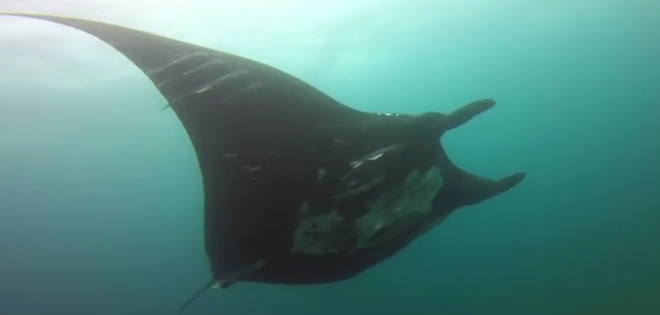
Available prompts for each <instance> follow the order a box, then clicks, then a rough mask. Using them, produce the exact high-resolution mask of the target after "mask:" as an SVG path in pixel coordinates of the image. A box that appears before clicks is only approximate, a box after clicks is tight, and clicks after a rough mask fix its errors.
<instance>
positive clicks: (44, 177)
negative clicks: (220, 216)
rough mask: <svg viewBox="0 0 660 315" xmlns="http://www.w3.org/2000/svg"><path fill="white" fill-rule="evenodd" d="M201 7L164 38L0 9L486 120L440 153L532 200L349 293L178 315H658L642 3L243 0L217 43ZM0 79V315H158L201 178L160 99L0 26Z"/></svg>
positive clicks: (659, 145) (186, 242)
mask: <svg viewBox="0 0 660 315" xmlns="http://www.w3.org/2000/svg"><path fill="white" fill-rule="evenodd" d="M196 2H197V1H192V2H190V3H191V4H187V5H186V6H185V7H186V8H189V9H187V10H188V11H184V12H185V13H186V14H184V16H180V17H176V19H175V21H176V23H173V22H172V21H171V19H174V18H175V17H174V16H175V15H176V13H177V12H180V11H179V10H181V8H180V7H175V5H174V4H172V5H171V7H170V8H167V7H166V8H158V6H157V5H156V3H155V2H154V3H152V4H145V5H142V6H141V7H139V8H137V9H135V8H134V7H132V6H131V5H130V4H127V3H125V4H121V2H119V1H118V2H117V3H120V4H117V5H116V6H113V5H112V4H111V3H110V4H108V3H105V4H104V3H102V2H101V1H99V3H98V6H95V5H94V3H93V2H89V1H88V2H86V3H88V4H87V5H86V6H84V7H82V8H81V7H80V6H76V5H75V4H77V3H78V2H77V1H63V2H62V3H63V4H62V6H60V7H58V8H53V7H49V6H47V5H45V4H44V3H45V2H43V1H33V2H29V1H26V2H24V3H19V2H13V1H7V2H6V3H5V2H3V3H2V4H0V10H16V9H20V10H30V11H38V12H56V13H60V14H66V15H74V16H78V17H88V18H94V19H98V20H103V21H108V22H113V23H119V24H123V25H127V26H131V27H136V28H141V29H146V30H149V31H152V32H156V33H160V34H164V35H168V36H171V37H175V38H178V39H181V40H187V41H191V42H195V43H199V44H203V45H205V46H209V47H213V48H215V49H219V50H225V51H229V52H234V53H240V54H242V55H244V56H247V57H250V58H254V59H257V60H260V61H264V62H267V63H269V64H272V65H274V66H277V67H278V68H280V69H282V70H285V71H288V72H290V73H292V74H295V75H297V76H299V77H300V78H302V79H304V80H306V81H308V82H310V83H312V84H313V85H315V86H316V87H318V88H320V89H321V90H323V91H325V92H327V93H328V94H330V95H332V96H333V97H335V98H337V99H338V100H340V101H342V102H344V103H346V104H348V105H350V106H352V107H355V108H358V109H361V110H369V111H384V112H386V111H394V112H405V113H419V112H425V111H440V112H448V111H451V110H452V109H454V108H457V107H458V106H460V105H462V104H464V103H467V102H469V101H472V100H475V99H479V98H485V97H492V98H494V99H496V100H497V101H498V105H497V106H496V107H495V108H494V109H492V110H491V111H489V112H487V113H485V114H483V115H481V116H480V117H477V118H475V119H474V120H473V121H471V122H470V123H469V124H467V125H465V126H463V127H461V128H459V129H456V130H454V131H452V132H451V133H449V134H447V135H445V136H444V138H443V139H442V142H443V145H444V146H445V148H446V150H447V151H448V154H449V155H450V157H451V158H452V160H454V161H455V162H456V163H457V164H459V165H460V166H461V167H463V168H465V169H467V170H470V171H472V172H474V173H477V174H482V175H485V176H489V177H500V176H504V175H508V174H510V173H512V172H516V171H525V172H527V173H528V178H527V179H526V180H525V181H524V182H523V183H522V184H521V185H520V186H518V187H516V188H514V189H513V190H511V191H509V192H507V193H506V194H503V195H501V196H499V197H497V198H494V199H492V200H489V201H487V202H484V203H482V204H479V205H476V206H471V207H466V208H462V209H460V210H459V211H457V212H456V213H454V214H453V215H452V216H451V217H450V218H449V219H448V220H447V221H445V222H444V223H443V224H442V225H440V226H438V227H436V228H435V229H434V230H432V231H431V232H430V233H428V234H426V235H424V236H422V237H420V238H419V239H418V240H416V241H415V242H414V243H413V244H412V245H410V246H409V247H407V248H406V249H405V250H403V251H402V252H400V253H399V254H397V255H396V256H394V257H393V258H391V259H389V260H387V261H385V262H384V263H382V264H379V265H377V266H376V267H374V268H372V269H370V270H368V271H367V272H365V273H363V274H361V275H360V276H358V277H356V278H353V279H351V280H348V281H344V282H340V283H335V284H329V285H321V286H283V285H264V284H252V283H238V284H236V285H235V286H233V287H231V288H230V289H228V290H225V291H218V290H215V291H211V292H208V293H206V294H205V295H203V296H202V298H201V299H200V300H198V301H197V302H196V303H195V304H193V305H192V306H191V308H190V309H189V311H188V312H187V314H291V315H295V314H344V315H349V314H660V300H658V297H659V296H660V189H659V188H660V185H659V184H658V183H657V182H656V181H657V178H658V177H660V166H659V165H658V161H660V139H659V137H660V61H658V56H660V36H658V34H660V23H658V22H657V20H658V18H657V16H658V13H659V12H660V3H658V2H655V1H651V0H647V1H644V0H634V1H633V0H631V1H623V0H607V1H581V2H579V3H573V2H572V1H568V0H566V1H546V2H545V3H544V4H537V3H533V2H529V1H520V0H509V1H498V2H495V1H492V2H491V1H485V0H484V1H476V0H472V1H461V2H460V3H452V2H447V1H405V2H401V1H382V2H375V1H355V2H349V1H344V2H337V3H336V4H320V2H319V3H316V4H309V3H302V2H300V3H298V4H297V5H295V3H294V1H286V2H284V1H282V3H281V4H280V5H273V4H272V2H271V4H270V5H268V6H269V7H268V8H267V9H265V8H262V7H260V6H259V5H258V3H257V2H255V1H251V2H250V3H252V4H253V5H254V7H248V6H245V7H237V8H235V9H236V10H238V11H239V12H240V14H232V12H231V10H224V11H223V12H222V13H218V14H222V15H223V16H224V17H227V19H226V20H224V19H220V18H215V16H214V14H213V10H209V9H205V8H204V6H203V5H202V4H207V3H206V2H202V1H199V2H197V3H198V6H197V7H195V5H194V4H195V3H196ZM209 5H210V4H209ZM263 5H264V6H266V5H265V4H263ZM67 6H69V7H67ZM179 6H182V5H181V4H179ZM273 7H277V8H278V10H276V11H273V10H272V8H273ZM213 8H214V9H217V6H215V4H214V7H213ZM153 11H157V12H156V13H153ZM150 14H152V15H150ZM249 14H252V15H249ZM255 16H256V17H255ZM253 18H258V19H259V21H260V23H255V22H254V21H252V20H251V19H253ZM0 69H2V71H0V72H1V73H0V84H1V85H0V91H2V93H0V283H1V285H0V314H2V315H5V314H7V315H18V314H174V313H175V312H176V309H177V308H178V307H179V305H180V304H181V303H182V302H183V301H184V300H185V299H186V298H188V297H189V296H190V295H191V294H192V293H193V292H194V291H195V290H197V289H198V288H199V287H201V286H202V285H203V284H204V283H205V282H206V281H207V280H208V278H209V273H208V269H207V262H206V258H205V254H204V251H203V244H202V229H201V228H202V187H201V182H200V180H201V178H200V173H199V170H198V167H197V164H196V159H195V156H194V153H193V151H192V146H191V144H190V142H189V140H188V138H187V136H186V135H185V132H184V130H183V128H182V126H181V125H180V123H179V122H178V120H177V119H176V117H175V116H174V114H173V113H172V112H171V111H169V110H166V111H161V110H160V109H161V108H162V107H163V105H164V104H165V100H164V99H163V98H162V97H161V96H160V95H159V94H158V92H157V90H156V89H155V88H154V87H153V86H152V85H151V83H150V82H149V81H148V80H147V79H146V78H145V77H144V75H142V74H141V73H140V72H139V71H138V70H137V69H136V68H135V67H134V66H133V65H132V64H131V63H130V62H129V61H127V60H126V59H125V58H123V57H122V56H121V55H120V54H119V53H117V52H115V51H113V50H112V49H111V48H109V47H108V46H107V45H105V44H103V43H102V42H100V41H98V40H96V39H95V38H93V37H91V36H89V35H86V34H83V33H81V32H79V31H76V30H73V29H70V28H66V27H62V26H58V25H54V24H52V23H46V22H39V21H26V20H20V19H18V18H9V17H0Z"/></svg>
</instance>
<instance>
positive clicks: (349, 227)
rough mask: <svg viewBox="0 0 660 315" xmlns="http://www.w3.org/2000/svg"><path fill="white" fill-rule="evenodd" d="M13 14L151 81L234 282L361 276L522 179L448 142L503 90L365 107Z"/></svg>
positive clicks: (229, 63)
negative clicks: (480, 166) (189, 151)
mask: <svg viewBox="0 0 660 315" xmlns="http://www.w3.org/2000/svg"><path fill="white" fill-rule="evenodd" d="M6 15H15V16H24V17H32V18H38V19H43V20H49V21H52V22H56V23H60V24H65V25H68V26H71V27H74V28H77V29H79V30H82V31H85V32H87V33H89V34H92V35H94V36H96V37H98V38H100V39H101V40H103V41H104V42H106V43H108V44H110V45H112V46H113V47H114V48H116V49H117V50H118V51H120V52H121V53H123V54H124V55H125V56H126V57H128V59H130V60H131V61H132V62H133V63H134V64H135V65H136V66H137V67H139V68H140V69H141V70H142V71H143V72H144V73H145V74H146V75H147V76H148V77H149V79H151V81H153V83H154V84H155V85H156V87H157V88H158V90H159V91H160V92H161V93H162V95H163V96H164V97H165V98H166V99H167V101H168V103H169V104H170V106H171V108H172V110H174V112H175V113H176V115H177V116H178V117H179V119H180V120H181V122H182V123H183V126H184V127H185V129H186V131H187V133H188V135H189V136H190V139H191V141H192V144H193V146H194V148H195V151H196V153H197V158H198V161H199V166H200V168H201V171H202V178H203V184H204V207H205V216H204V224H205V245H206V252H207V254H208V258H209V260H210V266H211V271H212V276H213V279H214V282H219V283H220V284H222V285H223V286H228V285H230V284H231V283H233V282H235V281H239V280H240V281H255V282H268V283H287V284H312V283H326V282H332V281H337V280H341V279H346V278H349V277H352V276H354V275H356V274H358V273H360V272H361V271H363V270H365V269H367V268H369V267H370V266H373V265H374V264H376V263H378V262H380V261H382V260H383V259H385V258H387V257H389V256H391V255H393V254H394V253H396V252H397V251H398V250H400V249H401V248H403V247H404V246H406V245H407V244H408V243H410V242H411V241H412V240H413V239H415V238H416V237H417V236H418V235H420V234H422V233H424V232H425V231H427V230H428V229H429V228H431V227H433V226H434V225H436V224H438V223H439V222H441V221H442V220H443V219H444V218H446V217H447V215H449V214H450V213H451V212H452V211H453V210H455V209H457V208H459V207H461V206H464V205H469V204H475V203H478V202H481V201H483V200H485V199H488V198H490V197H493V196H495V195H497V194H500V193H502V192H504V191H506V190H508V189H509V188H511V187H513V186H514V185H516V184H517V183H518V182H520V181H521V180H522V179H523V178H524V174H522V173H520V174H516V175H513V176H510V177H506V178H504V179H502V180H498V181H492V180H488V179H484V178H481V177H478V176H475V175H472V174H469V173H467V172H465V171H463V170H461V169H459V168H458V167H457V166H455V165H454V164H453V163H452V162H451V161H450V160H449V159H448V157H447V156H446V154H445V152H444V150H443V148H442V146H441V145H440V143H439V138H440V136H442V134H443V133H444V132H445V131H447V130H450V129H452V128H455V127H457V126H459V125H461V124H463V123H465V122H467V121H468V120H469V119H471V118H472V117H474V116H475V115H477V114H479V113H481V112H483V111H485V110H487V109H489V108H490V107H492V106H493V105H494V101H492V100H480V101H476V102H473V103H471V104H468V105H466V106H464V107H462V108H460V109H458V110H456V111H454V112H453V113H450V114H447V115H445V114H440V113H426V114H422V115H417V116H412V115H401V114H394V115H392V114H374V113H366V112H360V111H357V110H354V109H351V108H349V107H347V106H344V105H342V104H340V103H339V102H337V101H335V100H334V99H332V98H331V97H329V96H327V95H325V94H323V93H322V92H320V91H318V90H316V89H315V88H313V87H311V86H309V85H307V84H306V83H304V82H302V81H300V80H298V79H296V78H294V77H292V76H290V75H288V74H286V73H284V72H281V71H279V70H277V69H274V68H272V67H269V66H267V65H264V64H260V63H257V62H255V61H251V60H248V59H245V58H241V57H238V56H234V55H230V54H227V53H223V52H218V51H214V50H211V49H208V48H204V47H200V46H196V45H192V44H188V43H185V42H180V41H176V40H173V39H169V38H165V37H161V36H158V35H154V34H150V33H146V32H142V31H138V30H133V29H128V28H124V27H120V26H115V25H110V24H104V23H99V22H94V21H88V20H81V19H74V18H65V17H55V16H44V15H33V14H14V13H8V14H6Z"/></svg>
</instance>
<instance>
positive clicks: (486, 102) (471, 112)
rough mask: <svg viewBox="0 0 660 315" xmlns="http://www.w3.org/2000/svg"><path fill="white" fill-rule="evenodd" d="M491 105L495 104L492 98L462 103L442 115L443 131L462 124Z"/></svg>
mask: <svg viewBox="0 0 660 315" xmlns="http://www.w3.org/2000/svg"><path fill="white" fill-rule="evenodd" d="M493 106H495V100H492V99H482V100H477V101H474V102H472V103H469V104H467V105H464V106H463V107H461V108H459V109H457V110H455V111H453V112H451V113H450V114H448V115H447V116H445V117H444V121H443V123H442V129H443V131H447V130H450V129H454V128H456V127H458V126H460V125H463V124H465V123H466V122H468V121H469V120H470V119H472V118H474V116H477V115H479V114H481V113H483V112H485V111H487V110H489V109H491V108H492V107H493Z"/></svg>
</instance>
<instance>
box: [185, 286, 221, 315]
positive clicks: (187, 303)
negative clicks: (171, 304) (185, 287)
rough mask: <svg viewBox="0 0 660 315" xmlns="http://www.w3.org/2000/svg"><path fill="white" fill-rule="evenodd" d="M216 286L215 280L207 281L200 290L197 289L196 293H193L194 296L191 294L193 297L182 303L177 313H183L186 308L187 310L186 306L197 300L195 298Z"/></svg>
mask: <svg viewBox="0 0 660 315" xmlns="http://www.w3.org/2000/svg"><path fill="white" fill-rule="evenodd" d="M217 285H218V281H217V280H215V279H211V281H209V283H207V284H206V285H204V286H203V287H202V288H201V289H199V290H198V291H197V292H195V294H193V296H191V297H190V298H189V299H188V300H187V301H186V302H185V303H183V305H181V307H180V308H179V313H183V311H185V310H186V308H188V306H190V304H192V302H195V300H197V298H199V297H200V296H201V295H202V293H204V292H206V290H208V289H212V288H214V287H215V286H217Z"/></svg>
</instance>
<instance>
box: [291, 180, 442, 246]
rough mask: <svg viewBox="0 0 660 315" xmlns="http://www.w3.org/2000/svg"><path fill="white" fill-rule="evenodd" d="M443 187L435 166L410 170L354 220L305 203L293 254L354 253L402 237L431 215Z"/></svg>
mask: <svg viewBox="0 0 660 315" xmlns="http://www.w3.org/2000/svg"><path fill="white" fill-rule="evenodd" d="M442 185H443V178H442V174H441V173H440V170H439V169H438V168H437V167H431V168H430V169H429V170H428V171H426V172H424V173H421V172H419V171H417V170H413V171H412V172H411V173H410V174H408V176H407V178H406V179H405V181H403V183H401V184H400V185H399V186H397V187H392V188H388V190H387V191H384V192H383V193H382V194H380V195H379V196H378V197H377V198H374V199H373V200H371V201H369V202H368V203H367V204H366V207H367V208H368V209H367V211H366V212H365V213H364V214H363V215H362V216H361V217H359V218H357V219H356V220H345V219H344V218H342V217H341V216H340V215H339V213H338V212H337V208H336V206H331V207H330V208H329V209H325V210H322V211H319V210H318V209H310V204H309V203H307V202H304V203H303V204H302V205H301V207H300V211H299V218H300V219H299V220H300V221H299V225H298V227H297V228H296V230H295V236H294V237H295V239H294V244H293V248H292V252H302V253H305V254H310V255H321V254H332V253H337V252H340V251H345V250H350V251H355V250H359V249H364V248H369V247H373V246H375V245H378V244H379V243H381V242H384V241H387V240H391V239H394V238H397V237H401V236H404V235H406V234H407V233H410V230H409V228H410V227H411V226H412V225H413V224H415V223H417V222H419V221H418V219H420V218H421V217H424V216H425V215H427V214H429V213H430V212H431V207H432V202H433V199H434V198H435V195H436V194H437V192H438V191H439V190H440V188H442ZM312 210H314V211H312ZM313 213H323V214H322V215H314V214H313Z"/></svg>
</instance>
